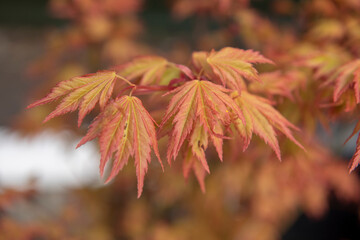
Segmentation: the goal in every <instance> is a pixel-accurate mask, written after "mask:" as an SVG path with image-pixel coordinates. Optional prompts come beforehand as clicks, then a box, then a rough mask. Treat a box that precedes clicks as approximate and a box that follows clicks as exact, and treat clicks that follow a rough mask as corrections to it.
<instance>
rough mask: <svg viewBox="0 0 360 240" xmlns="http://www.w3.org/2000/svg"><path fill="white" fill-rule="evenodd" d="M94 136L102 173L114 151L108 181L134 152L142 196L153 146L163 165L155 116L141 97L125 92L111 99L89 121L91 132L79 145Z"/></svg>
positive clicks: (139, 189) (139, 192) (139, 190)
mask: <svg viewBox="0 0 360 240" xmlns="http://www.w3.org/2000/svg"><path fill="white" fill-rule="evenodd" d="M95 137H99V144H100V152H101V160H100V174H101V176H103V174H104V169H105V165H106V163H107V162H108V161H109V159H111V158H112V156H113V155H114V162H113V166H112V170H111V173H110V175H109V177H108V178H107V180H106V182H109V181H110V180H111V179H112V178H114V177H115V176H116V175H117V174H118V172H119V171H120V170H121V169H122V168H123V167H124V165H125V164H127V162H128V159H129V157H130V156H135V166H136V175H137V179H138V186H137V187H138V197H140V195H141V193H142V189H143V185H144V176H145V173H146V171H147V168H148V163H150V161H151V157H150V152H151V148H150V147H151V146H152V148H153V150H154V152H155V155H156V156H157V158H158V160H159V162H160V164H161V166H162V162H161V159H160V155H159V150H158V146H157V140H156V132H155V126H154V120H153V119H152V117H151V116H150V114H149V113H148V112H147V111H146V109H145V108H144V106H143V105H142V103H141V101H140V99H138V98H137V97H133V96H122V97H120V98H118V99H116V100H114V101H113V102H111V103H109V104H108V106H107V107H106V108H105V110H104V111H103V112H102V113H100V114H99V116H98V117H97V118H96V119H95V120H94V122H93V123H92V124H91V125H90V127H89V131H88V133H87V134H86V136H85V137H84V138H83V139H82V140H81V141H80V143H79V144H78V147H79V146H81V145H82V144H84V143H86V142H87V141H89V140H92V139H94V138H95Z"/></svg>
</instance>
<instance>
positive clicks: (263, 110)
mask: <svg viewBox="0 0 360 240" xmlns="http://www.w3.org/2000/svg"><path fill="white" fill-rule="evenodd" d="M232 97H233V98H234V99H235V102H236V104H237V105H238V106H239V107H240V108H241V110H242V112H243V115H244V119H245V121H243V122H241V121H238V120H237V121H236V122H235V124H234V125H235V128H236V129H237V130H238V132H239V134H240V136H241V137H242V138H243V141H244V149H243V150H245V149H246V148H247V146H248V145H249V143H250V140H251V137H252V133H253V132H254V133H255V134H256V135H258V136H260V137H261V138H262V139H263V140H264V141H265V142H266V143H267V144H269V145H270V147H271V148H272V149H273V150H274V152H275V153H276V156H277V157H278V158H279V160H281V154H280V148H279V143H278V140H277V138H276V132H275V129H277V130H278V131H280V132H282V133H283V134H284V135H285V136H287V137H288V138H289V139H290V140H291V141H293V142H294V143H295V144H297V145H298V146H299V147H301V148H303V147H302V145H301V144H300V143H299V142H298V141H297V140H296V139H295V138H294V137H293V135H292V133H291V129H294V130H297V128H296V127H295V126H294V125H293V124H291V123H290V122H289V121H288V120H286V119H285V118H284V117H283V116H282V115H281V114H280V113H279V112H278V111H277V110H275V109H274V108H273V107H272V106H271V105H270V102H269V101H268V100H266V99H265V98H262V97H259V96H256V95H252V94H250V93H248V92H246V91H242V92H241V94H238V93H237V92H234V93H233V94H232Z"/></svg>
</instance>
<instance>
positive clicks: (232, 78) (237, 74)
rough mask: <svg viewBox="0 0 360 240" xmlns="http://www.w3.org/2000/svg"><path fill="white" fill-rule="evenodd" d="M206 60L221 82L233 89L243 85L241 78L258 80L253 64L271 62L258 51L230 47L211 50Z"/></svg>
mask: <svg viewBox="0 0 360 240" xmlns="http://www.w3.org/2000/svg"><path fill="white" fill-rule="evenodd" d="M206 61H207V63H208V64H209V65H210V66H211V68H212V71H213V72H214V73H215V75H216V76H217V77H218V79H219V80H220V81H221V83H222V84H223V85H224V86H225V85H227V86H228V87H230V88H233V89H241V88H242V87H243V85H244V83H243V78H246V79H248V80H250V81H260V79H259V75H258V72H257V70H256V69H255V68H254V67H253V64H255V63H270V64H273V62H272V61H271V60H269V59H267V58H265V57H264V56H262V55H261V54H260V53H258V52H255V51H252V50H242V49H237V48H231V47H226V48H223V49H221V50H220V51H218V52H216V51H213V52H211V53H210V54H209V56H208V57H207V59H206ZM204 70H205V69H204Z"/></svg>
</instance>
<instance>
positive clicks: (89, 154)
mask: <svg viewBox="0 0 360 240" xmlns="http://www.w3.org/2000/svg"><path fill="white" fill-rule="evenodd" d="M79 140H80V139H79V138H76V137H75V136H74V135H73V134H71V133H70V132H66V131H64V132H61V133H58V132H57V133H56V132H51V131H44V132H42V133H39V134H37V135H34V136H30V137H28V136H23V135H21V134H19V133H17V132H13V131H9V130H7V129H3V128H2V129H1V128H0V189H1V188H4V187H5V188H9V187H10V188H16V189H24V188H26V187H27V186H29V181H33V182H35V183H34V185H35V187H36V189H38V190H43V191H59V190H64V189H66V188H69V187H70V188H74V187H75V188H76V187H81V186H87V185H88V186H98V185H99V183H100V182H101V180H100V177H99V171H98V169H99V168H98V166H99V159H100V157H99V152H98V149H97V147H96V144H95V143H94V142H89V143H87V144H85V145H83V146H81V147H80V148H78V149H75V147H76V144H77V142H78V141H79Z"/></svg>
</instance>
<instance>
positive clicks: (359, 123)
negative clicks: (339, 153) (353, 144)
mask: <svg viewBox="0 0 360 240" xmlns="http://www.w3.org/2000/svg"><path fill="white" fill-rule="evenodd" d="M358 131H360V121H358V122H357V123H356V125H355V128H354V130H353V132H352V133H351V135H350V136H349V137H348V138H347V139H346V140H345V142H344V144H346V143H347V142H348V141H349V140H350V139H351V138H352V137H353V136H355V134H356V133H357V132H358Z"/></svg>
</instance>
